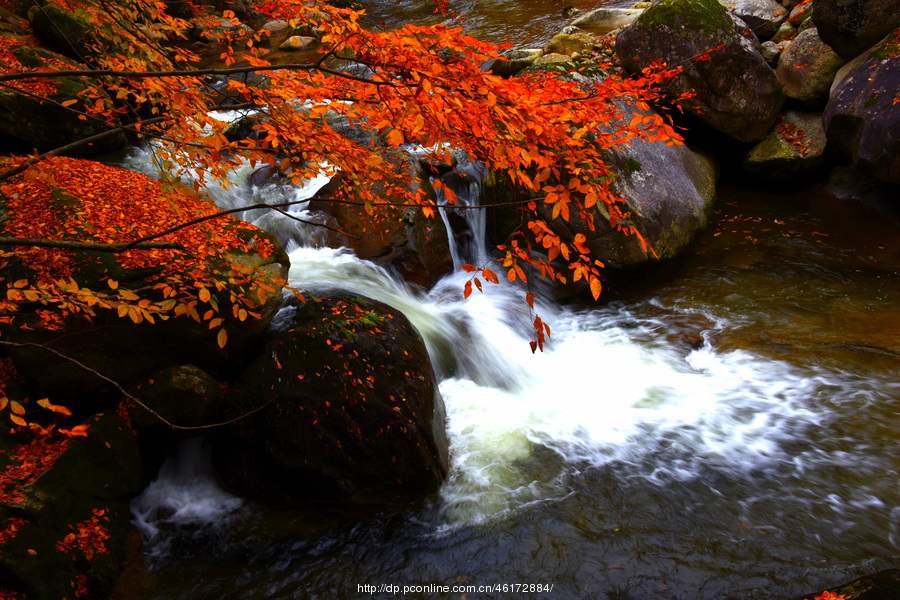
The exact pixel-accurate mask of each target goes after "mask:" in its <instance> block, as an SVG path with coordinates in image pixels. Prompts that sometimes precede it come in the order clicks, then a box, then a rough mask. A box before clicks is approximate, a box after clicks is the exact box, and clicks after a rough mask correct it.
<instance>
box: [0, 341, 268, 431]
mask: <svg viewBox="0 0 900 600" xmlns="http://www.w3.org/2000/svg"><path fill="white" fill-rule="evenodd" d="M0 345H3V346H8V347H10V348H40V349H43V350H46V351H47V352H50V353H51V354H54V355H56V356H58V357H59V358H61V359H63V360H66V361H68V362H70V363H72V364H74V365H75V366H76V367H78V368H79V369H82V370H83V371H87V372H88V373H90V374H91V375H94V376H95V377H97V378H98V379H100V380H101V381H105V382H106V383H108V384H110V385H112V386H113V387H114V388H116V390H117V391H118V392H121V393H122V395H123V396H125V397H126V398H128V399H129V400H131V401H132V402H134V403H135V404H137V405H138V406H140V407H141V408H143V409H144V410H146V411H147V412H149V413H150V414H151V415H153V416H154V417H156V418H157V419H159V420H160V421H161V422H162V423H163V424H165V425H166V426H167V427H169V428H171V429H176V430H178V431H204V430H207V429H214V428H216V427H222V426H224V425H231V424H232V423H235V422H237V421H240V420H241V419H243V418H245V417H249V416H250V415H252V414H253V413H255V412H259V411H261V410H262V409H264V408H265V407H267V406H268V405H269V404H271V403H272V402H273V401H274V400H275V398H277V396H273V397H272V398H271V399H269V401H268V402H266V403H265V404H263V405H262V406H259V407H257V408H254V409H253V410H251V411H250V412H246V413H244V414H242V415H241V416H239V417H236V418H234V419H231V420H230V421H223V422H221V423H213V424H211V425H198V426H195V427H185V426H183V425H175V424H174V423H172V422H171V421H169V420H167V419H166V418H165V417H163V416H162V415H160V414H159V413H158V412H156V411H155V410H153V409H152V408H150V407H149V406H147V405H146V404H144V403H143V402H141V401H140V400H138V399H137V398H135V397H134V396H132V395H131V394H129V393H128V392H126V391H125V389H124V388H123V387H122V386H121V385H119V384H118V383H117V382H116V381H114V380H112V379H110V378H109V377H106V376H105V375H102V374H101V373H98V372H97V371H95V370H94V369H92V368H90V367H89V366H87V365H85V364H83V363H81V362H79V361H77V360H75V359H74V358H72V357H71V356H67V355H65V354H63V353H62V352H60V351H58V350H54V349H53V348H51V347H49V346H45V345H44V344H35V343H32V342H24V343H17V342H6V341H2V340H0Z"/></svg>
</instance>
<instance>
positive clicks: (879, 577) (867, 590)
mask: <svg viewBox="0 0 900 600" xmlns="http://www.w3.org/2000/svg"><path fill="white" fill-rule="evenodd" d="M826 591H828V592H831V593H832V594H834V597H835V598H837V597H842V598H844V600H884V599H887V598H900V570H898V569H888V570H886V571H879V572H878V573H875V574H873V575H866V576H864V577H860V578H859V579H855V580H853V581H851V582H850V583H847V584H845V585H841V586H838V587H833V588H828V589H827V590H826ZM822 595H823V592H822V591H821V590H820V591H818V592H815V593H811V594H807V595H806V596H803V597H802V598H798V600H814V599H815V598H817V597H820V596H822Z"/></svg>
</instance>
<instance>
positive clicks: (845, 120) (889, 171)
mask: <svg viewBox="0 0 900 600" xmlns="http://www.w3.org/2000/svg"><path fill="white" fill-rule="evenodd" d="M898 31H900V30H898ZM898 37H900V34H898V33H896V32H895V33H894V34H892V35H890V36H888V37H887V38H885V40H884V41H882V42H881V43H880V44H878V45H877V46H875V47H874V48H872V49H870V50H869V51H867V52H866V53H864V54H863V55H861V56H860V57H858V58H857V59H856V60H854V61H853V62H852V63H849V64H848V65H847V66H846V67H845V70H843V71H842V72H840V73H839V74H838V76H837V77H836V78H835V79H836V82H835V85H834V88H833V89H832V92H831V100H830V101H829V102H828V105H827V106H826V107H825V114H824V116H823V121H824V124H825V133H826V134H827V136H828V141H829V142H831V143H833V144H834V145H835V146H837V147H838V148H839V149H840V150H841V152H843V153H844V154H845V155H847V156H848V157H850V158H851V159H852V160H853V164H854V165H855V166H856V167H857V168H858V169H859V170H860V171H862V172H863V173H866V174H868V175H871V176H873V177H875V178H877V179H881V180H882V181H888V182H891V183H900V103H898V102H896V101H895V99H896V97H897V90H898V89H900V58H897V57H898V56H900V39H898Z"/></svg>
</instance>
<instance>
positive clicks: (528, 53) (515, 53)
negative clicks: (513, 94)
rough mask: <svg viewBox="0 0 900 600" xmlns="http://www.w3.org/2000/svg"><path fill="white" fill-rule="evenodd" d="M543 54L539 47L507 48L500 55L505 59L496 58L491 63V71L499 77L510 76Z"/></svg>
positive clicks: (525, 67) (528, 65)
mask: <svg viewBox="0 0 900 600" xmlns="http://www.w3.org/2000/svg"><path fill="white" fill-rule="evenodd" d="M543 54H544V51H543V50H541V49H540V48H523V49H517V50H507V51H506V52H504V53H503V55H502V56H503V59H505V60H496V61H494V62H493V63H491V73H493V74H494V75H499V76H500V77H512V76H513V75H515V74H516V73H519V72H520V71H522V70H524V69H527V68H528V67H530V66H531V65H532V64H533V63H534V61H535V60H537V59H538V58H540V57H541V56H543Z"/></svg>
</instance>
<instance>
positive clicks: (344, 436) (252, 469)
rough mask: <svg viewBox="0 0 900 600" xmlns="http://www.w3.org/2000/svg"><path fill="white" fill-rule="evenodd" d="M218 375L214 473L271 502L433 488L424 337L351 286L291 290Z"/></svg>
mask: <svg viewBox="0 0 900 600" xmlns="http://www.w3.org/2000/svg"><path fill="white" fill-rule="evenodd" d="M277 321H278V322H279V323H281V326H280V327H279V330H278V331H276V332H273V334H272V335H271V337H270V338H269V339H268V340H267V341H266V343H265V344H264V345H263V346H262V347H261V348H260V351H259V353H258V354H257V355H256V357H255V358H254V359H253V360H251V361H250V363H249V364H247V366H246V367H245V368H244V369H243V371H242V372H241V373H240V374H239V375H238V377H237V378H236V379H235V380H234V381H233V382H232V383H231V385H230V386H229V390H228V393H227V394H226V396H225V411H224V419H234V418H236V417H239V416H241V415H243V414H246V413H248V412H249V411H251V410H254V409H258V408H260V407H264V408H262V409H261V410H259V411H258V412H256V413H254V414H252V415H250V416H248V417H246V418H243V419H241V420H239V421H237V422H236V423H235V424H234V425H232V426H230V427H227V428H224V429H223V430H220V432H219V433H218V434H217V437H216V439H215V442H214V446H213V462H214V466H215V468H216V470H217V473H218V475H219V477H220V478H221V480H222V481H223V483H224V484H225V485H226V486H227V487H229V488H230V489H232V490H233V491H235V492H236V493H239V494H241V495H244V496H248V497H252V498H257V499H261V500H265V501H270V502H276V503H297V502H308V501H313V500H321V499H328V498H344V497H350V496H354V495H357V496H358V497H360V498H362V497H370V496H373V495H374V496H392V495H395V494H397V493H401V492H424V491H431V490H434V489H436V488H437V486H438V485H439V484H440V482H441V481H442V479H443V477H444V475H445V474H446V471H447V460H448V454H447V452H448V450H447V440H446V434H445V431H444V419H445V414H444V409H443V402H442V400H441V397H440V394H439V392H438V388H437V382H436V381H435V377H434V372H433V370H432V367H431V363H430V361H429V359H428V353H427V351H426V349H425V344H424V342H423V341H422V338H421V336H419V334H418V332H417V331H416V329H415V328H414V327H413V326H412V324H411V323H410V322H409V321H408V320H407V319H406V317H404V316H403V315H402V314H400V313H399V312H397V311H396V310H393V309H391V308H390V307H388V306H386V305H384V304H381V303H379V302H376V301H374V300H369V299H365V298H359V297H351V296H348V295H343V294H341V293H338V292H335V293H329V298H328V299H324V298H318V299H315V300H312V299H311V300H308V301H307V302H306V304H299V302H298V301H296V300H292V301H291V302H290V303H289V305H288V306H287V307H286V308H285V309H284V313H283V314H282V315H280V316H279V318H278V319H277Z"/></svg>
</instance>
